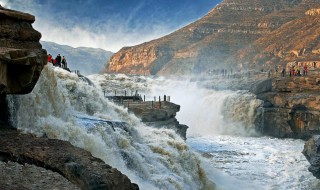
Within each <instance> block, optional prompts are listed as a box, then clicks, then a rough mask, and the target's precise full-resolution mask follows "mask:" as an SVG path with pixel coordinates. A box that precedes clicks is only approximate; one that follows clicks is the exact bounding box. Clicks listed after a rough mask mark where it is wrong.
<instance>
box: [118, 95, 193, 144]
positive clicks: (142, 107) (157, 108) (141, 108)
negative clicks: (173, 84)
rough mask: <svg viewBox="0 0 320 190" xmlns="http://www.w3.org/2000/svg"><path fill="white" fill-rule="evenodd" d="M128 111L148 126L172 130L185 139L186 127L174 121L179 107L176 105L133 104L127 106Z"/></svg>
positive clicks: (164, 102)
mask: <svg viewBox="0 0 320 190" xmlns="http://www.w3.org/2000/svg"><path fill="white" fill-rule="evenodd" d="M124 105H126V104H124ZM128 110H129V111H130V112H133V113H134V114H135V115H136V116H137V117H139V118H141V121H142V122H143V123H145V124H147V125H149V126H152V127H157V128H162V127H164V128H168V129H173V130H174V131H175V132H177V134H179V135H180V136H181V137H182V138H183V139H186V138H187V137H186V133H187V129H188V126H186V125H182V124H180V123H179V122H178V120H177V119H176V113H177V112H179V111H180V106H179V105H177V104H174V103H172V102H168V101H161V102H151V101H146V102H136V103H134V102H133V103H130V104H129V108H128Z"/></svg>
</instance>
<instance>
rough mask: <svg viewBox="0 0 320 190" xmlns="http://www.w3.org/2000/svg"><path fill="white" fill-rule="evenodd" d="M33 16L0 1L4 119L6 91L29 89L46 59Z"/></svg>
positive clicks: (0, 115)
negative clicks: (6, 7)
mask: <svg viewBox="0 0 320 190" xmlns="http://www.w3.org/2000/svg"><path fill="white" fill-rule="evenodd" d="M34 21H35V17H34V16H32V15H30V14H26V13H21V12H18V11H14V10H9V9H5V8H3V7H1V5H0V121H5V120H7V117H8V113H7V111H6V107H7V106H6V102H5V101H3V100H4V98H5V95H6V94H25V93H29V92H30V91H31V90H32V89H33V87H34V85H35V84H36V82H37V80H38V78H39V76H40V73H41V70H42V68H43V66H44V65H45V64H46V62H47V58H46V57H47V55H46V51H45V50H43V49H42V48H41V44H40V43H39V40H40V38H41V34H40V33H39V32H37V31H36V30H34V29H33V28H32V26H31V24H32V23H33V22H34Z"/></svg>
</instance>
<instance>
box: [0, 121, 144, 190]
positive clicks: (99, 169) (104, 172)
mask: <svg viewBox="0 0 320 190" xmlns="http://www.w3.org/2000/svg"><path fill="white" fill-rule="evenodd" d="M0 161H2V162H8V161H11V162H16V163H20V164H31V165H35V166H38V167H41V168H45V169H47V170H51V171H53V172H56V173H59V174H60V175H62V176H63V177H65V178H66V179H68V180H69V181H70V182H71V183H73V184H74V185H76V186H77V187H79V188H80V189H123V190H125V189H126V190H130V189H132V190H137V189H139V187H138V186H137V185H136V184H133V183H131V181H130V179H129V178H128V177H127V176H125V175H123V174H122V173H121V172H119V171H118V170H117V169H115V168H112V167H111V166H109V165H107V164H105V163H104V162H103V161H102V160H100V159H98V158H94V157H93V156H92V155H91V154H90V152H88V151H85V150H83V149H80V148H77V147H74V146H72V145H71V144H70V143H69V142H65V141H60V140H54V139H47V138H37V137H35V136H33V135H30V134H22V133H20V132H19V131H17V130H14V129H7V128H3V127H2V128H1V130H0ZM13 183H15V182H14V181H13ZM11 185H15V184H11ZM7 186H8V187H10V184H7Z"/></svg>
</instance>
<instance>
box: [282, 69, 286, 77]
mask: <svg viewBox="0 0 320 190" xmlns="http://www.w3.org/2000/svg"><path fill="white" fill-rule="evenodd" d="M281 74H282V77H285V76H286V69H285V67H283V68H282V71H281Z"/></svg>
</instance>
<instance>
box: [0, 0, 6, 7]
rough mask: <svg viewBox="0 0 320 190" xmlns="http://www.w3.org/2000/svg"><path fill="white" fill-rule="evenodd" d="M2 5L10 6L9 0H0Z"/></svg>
mask: <svg viewBox="0 0 320 190" xmlns="http://www.w3.org/2000/svg"><path fill="white" fill-rule="evenodd" d="M0 5H1V6H2V7H7V6H8V1H7V0H0Z"/></svg>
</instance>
